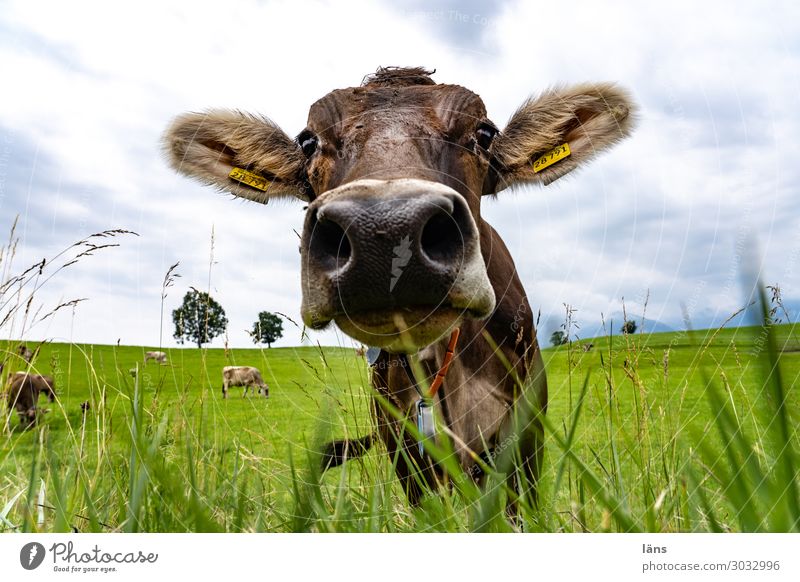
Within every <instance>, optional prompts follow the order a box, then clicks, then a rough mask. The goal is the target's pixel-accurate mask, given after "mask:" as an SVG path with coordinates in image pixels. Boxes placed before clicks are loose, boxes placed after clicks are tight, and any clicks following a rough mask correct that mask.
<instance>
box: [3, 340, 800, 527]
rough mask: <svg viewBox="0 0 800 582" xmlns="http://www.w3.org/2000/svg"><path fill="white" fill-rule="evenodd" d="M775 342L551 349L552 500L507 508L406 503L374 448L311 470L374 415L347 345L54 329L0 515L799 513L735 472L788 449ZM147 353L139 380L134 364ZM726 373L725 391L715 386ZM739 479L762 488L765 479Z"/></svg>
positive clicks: (792, 416) (668, 523) (81, 521)
mask: <svg viewBox="0 0 800 582" xmlns="http://www.w3.org/2000/svg"><path fill="white" fill-rule="evenodd" d="M772 329H773V331H774V337H775V340H776V344H777V346H778V351H779V352H781V353H780V367H779V371H780V373H781V374H782V387H783V390H784V392H785V394H786V395H787V397H786V401H785V408H784V410H785V411H786V413H787V418H788V419H789V420H790V421H791V422H789V423H788V424H789V426H790V427H791V436H790V441H791V442H790V445H791V446H790V450H791V451H793V452H796V450H797V449H798V448H799V447H798V433H797V428H796V427H797V426H798V422H797V421H798V420H800V417H799V416H798V411H799V410H800V407H799V405H800V403H799V402H798V396H797V388H796V384H797V381H798V373H799V372H800V337H799V336H798V334H797V333H796V330H795V329H794V328H793V327H790V326H776V327H774V328H772ZM590 343H591V344H593V347H592V348H591V349H590V350H588V351H585V350H584V346H585V345H588V344H590ZM767 345H768V342H767V335H766V333H765V332H764V331H763V330H761V329H760V328H748V329H745V328H738V329H730V330H722V331H719V332H714V331H703V332H696V333H695V334H693V336H690V335H688V334H686V333H682V332H678V333H659V334H651V335H633V336H614V337H612V338H596V339H593V340H589V341H584V342H581V343H580V344H573V345H568V346H562V347H559V348H556V349H547V350H545V351H544V354H545V360H546V366H547V371H548V381H549V391H550V407H549V410H548V415H547V418H548V420H549V425H550V428H551V433H550V435H549V437H548V438H547V445H548V450H547V454H546V460H545V463H546V468H545V475H544V476H543V479H542V484H541V488H540V490H541V499H542V501H541V503H540V506H539V507H538V508H529V511H528V512H527V513H525V512H524V513H525V515H524V525H522V526H520V525H519V524H517V525H516V526H515V525H514V523H513V522H508V520H506V519H505V517H504V512H503V511H502V504H501V500H502V499H503V498H504V497H503V496H504V495H505V492H502V491H500V492H499V493H498V494H497V499H495V501H496V503H497V504H500V505H497V506H496V507H495V508H494V509H492V510H491V511H490V510H489V509H487V507H485V506H484V505H482V504H483V503H485V501H481V502H478V501H477V500H472V501H470V499H465V498H464V497H463V495H459V492H457V491H453V490H450V491H449V492H445V493H443V494H441V495H439V496H434V497H431V498H430V499H428V500H426V502H425V504H424V505H423V508H422V509H414V508H410V507H408V505H407V503H406V502H405V499H404V497H403V495H402V493H401V491H400V489H399V486H398V485H397V482H396V480H395V479H394V477H393V471H392V468H391V466H390V462H389V460H388V457H387V456H386V455H385V452H384V451H383V450H382V449H380V448H379V449H378V450H376V451H373V452H371V453H370V454H369V455H368V456H367V457H366V458H365V459H364V460H363V461H359V462H351V463H349V464H348V465H346V466H345V468H341V469H335V470H332V471H329V472H328V473H327V474H326V475H325V477H324V479H323V480H322V482H321V484H320V483H319V481H318V476H317V475H316V474H315V472H314V471H312V470H311V467H312V466H314V464H315V462H316V460H315V458H314V456H313V451H315V450H316V449H317V448H318V446H319V444H320V443H321V442H322V441H323V440H325V439H326V438H327V437H330V436H331V435H333V436H337V437H341V436H351V437H353V436H363V435H365V434H367V433H368V432H370V431H371V430H372V429H371V427H370V415H369V407H370V397H369V394H370V391H369V388H368V370H367V366H366V363H365V361H364V359H363V358H360V357H358V356H356V354H355V353H354V351H353V350H350V349H344V348H331V347H326V348H313V347H302V348H273V349H269V350H264V349H234V350H230V351H229V352H227V353H226V352H225V351H224V350H222V349H205V350H198V349H183V348H181V349H168V350H164V351H166V352H167V353H168V360H169V361H168V363H167V365H158V364H156V363H155V362H150V363H149V364H147V365H144V363H143V362H144V352H145V351H146V350H147V349H154V348H145V347H131V346H121V347H118V346H106V345H82V344H72V345H70V344H56V343H52V344H44V345H42V347H41V349H40V351H39V353H38V355H37V357H36V359H35V360H34V364H33V366H32V371H35V372H37V373H44V374H50V375H52V376H53V377H54V378H55V383H56V388H57V391H58V393H59V399H58V401H57V402H56V403H54V404H47V405H45V401H44V399H42V401H41V406H46V407H49V409H50V411H49V413H48V414H47V415H45V419H44V421H43V422H42V423H41V424H40V425H39V426H38V427H37V428H35V429H32V430H27V431H22V430H19V428H18V426H17V425H18V421H17V419H16V415H13V416H11V418H10V429H11V430H9V428H6V430H4V431H3V433H2V435H0V510H2V509H3V508H4V507H5V509H4V510H3V512H2V513H0V518H2V519H0V528H2V529H5V530H12V529H20V528H22V529H27V530H31V529H33V530H43V531H60V530H64V529H69V528H70V527H74V528H76V529H79V530H86V531H89V530H95V531H116V530H126V531H133V530H137V531H197V530H202V531H206V530H224V531H252V530H266V531H286V530H304V529H311V530H322V531H327V530H336V531H423V530H447V531H453V530H454V531H466V530H472V529H486V528H488V529H501V530H502V529H505V528H507V527H512V528H513V527H523V528H524V529H526V530H528V531H530V530H533V531H582V530H592V531H598V530H600V531H603V530H620V529H622V530H624V529H644V530H651V531H691V530H709V529H711V530H713V529H715V528H720V529H732V530H742V529H744V530H749V529H778V530H784V529H790V528H791V527H797V524H796V523H794V522H793V521H792V519H793V518H792V516H791V514H790V513H787V514H786V515H783V514H781V515H778V516H777V517H775V516H772V514H769V515H766V516H764V518H763V519H762V522H763V523H762V522H759V521H758V519H757V518H756V517H753V515H756V514H757V513H758V511H757V510H758V507H754V508H753V512H752V513H753V515H750V514H748V513H745V514H743V513H742V512H747V511H748V509H747V507H745V508H744V509H741V508H740V509H738V510H737V511H733V510H732V505H731V503H732V501H735V499H736V497H735V496H734V497H731V494H732V493H736V492H737V491H736V487H733V489H731V486H730V483H729V484H728V485H727V486H726V478H727V477H726V476H730V475H734V476H735V474H737V472H738V471H737V468H734V465H735V464H736V463H738V462H742V463H743V466H748V467H750V465H748V463H752V462H755V463H757V464H759V468H760V470H763V471H767V470H768V469H770V470H771V468H774V466H776V464H780V463H782V462H783V461H784V460H785V459H783V457H781V456H780V455H776V456H770V453H769V451H770V450H772V447H773V445H774V443H773V442H772V439H773V435H774V434H775V433H774V426H773V425H775V423H774V422H772V419H774V418H775V414H774V411H773V412H770V411H771V410H773V409H772V408H770V402H771V401H770V399H771V398H773V392H771V388H770V386H771V378H774V372H775V370H773V369H771V368H770V363H769V359H768V358H769V356H770V355H771V352H770V351H769V350H768V349H766V347H767ZM15 347H16V343H15V342H0V350H3V352H4V353H5V354H6V356H5V357H6V358H7V365H6V370H5V374H4V375H6V376H7V375H8V374H9V373H10V372H12V371H16V370H19V369H23V367H24V362H22V361H21V360H19V359H18V358H16V356H13V355H11V354H12V353H13V352H14V349H15ZM31 347H32V346H31ZM772 355H775V354H772ZM225 365H253V366H256V367H258V368H259V369H260V370H261V371H262V373H263V376H264V379H265V380H266V382H267V383H268V384H269V386H270V398H269V399H265V398H262V397H258V396H255V395H251V396H248V397H247V398H243V397H242V395H241V392H240V391H239V389H234V390H232V392H231V394H230V396H229V398H228V399H227V400H223V399H222V397H221V383H222V378H221V369H222V367H223V366H225ZM137 367H138V392H136V390H135V382H134V375H133V374H132V373H131V370H134V369H136V368H137ZM3 380H4V385H5V378H4V379H3ZM584 386H585V387H586V389H585V397H584V399H583V400H582V402H581V405H580V406H579V401H580V397H581V393H582V389H583V387H584ZM709 386H711V388H709ZM709 391H711V392H712V394H709ZM717 393H718V394H719V395H720V396H721V397H722V398H723V403H724V407H722V408H721V407H720V405H719V402H716V403H715V401H713V395H714V394H717ZM710 397H711V398H710ZM84 402H88V403H89V407H90V408H89V410H88V412H86V413H84V411H83V410H82V409H81V404H82V403H84ZM773 404H774V402H773ZM577 408H580V412H579V414H580V417H579V421H578V423H577V424H576V426H575V430H574V436H573V437H572V440H571V441H570V442H569V445H567V446H566V449H567V451H568V453H567V454H565V453H564V449H565V446H564V442H563V441H565V440H569V438H568V435H569V434H570V433H571V432H572V431H571V430H570V429H571V427H572V423H573V419H574V413H575V411H576V409H577ZM723 412H725V414H723ZM727 413H730V415H732V418H733V419H734V421H732V422H735V423H738V424H737V425H736V426H734V427H733V428H731V430H733V432H734V433H735V434H734V437H736V435H738V437H736V438H739V437H741V438H744V439H746V445H747V446H749V447H750V448H751V449H752V451H751V453H752V454H751V455H748V454H746V453H742V451H739V452H738V453H735V454H734V452H735V451H734V449H735V447H734V446H733V445H731V444H730V442H729V440H730V439H729V437H728V436H726V435H725V433H724V431H721V430H720V428H719V423H720V422H721V420H720V419H722V420H725V419H727V416H726V415H727ZM729 428H730V427H729ZM726 439H728V440H726ZM725 443H727V446H726V444H725ZM783 448H784V449H785V448H786V447H783ZM736 450H737V451H738V449H736ZM732 451H734V452H732ZM740 453H741V454H744V455H745V456H744V458H739V457H737V456H736V454H740ZM751 457H753V458H752V459H751ZM750 468H751V469H752V470H753V471H755V470H756V469H753V468H752V467H750ZM755 475H756V473H753V474H752V475H749V476H748V477H747V478H748V479H752V478H755ZM795 476H796V475H795ZM742 479H744V477H743V478H742ZM593 483H594V485H592V484H593ZM597 483H599V486H598V485H597ZM736 483H737V482H736V481H735V480H734V484H735V485H736ZM739 485H741V486H742V487H744V486H745V485H747V486H750V487H755V488H756V492H757V493H758V494H759V495H762V496H767V497H765V498H764V499H765V500H766V501H769V499H768V496H769V494H770V492H769V491H768V490H767V489H764V486H763V485H761V486H757V484H748V483H745V482H744V481H742V482H741V483H739ZM737 486H738V485H737ZM598 487H599V488H598ZM739 493H741V492H739ZM751 493H752V491H751ZM745 501H746V500H745ZM761 501H763V500H760V499H756V501H754V502H753V503H756V502H761ZM766 501H765V502H766ZM39 502H41V505H44V506H45V507H44V508H43V514H40V512H39V508H37V503H39ZM787 503H788V502H787ZM773 505H774V503H773ZM787 511H788V510H787ZM487 512H488V513H487ZM762 513H763V512H762ZM42 517H43V520H42ZM768 518H769V519H771V520H772V521H766V520H767V519H768ZM773 518H774V519H773ZM753 520H756V521H755V522H753ZM782 520H783V521H782ZM40 522H41V523H40ZM504 524H505V525H504Z"/></svg>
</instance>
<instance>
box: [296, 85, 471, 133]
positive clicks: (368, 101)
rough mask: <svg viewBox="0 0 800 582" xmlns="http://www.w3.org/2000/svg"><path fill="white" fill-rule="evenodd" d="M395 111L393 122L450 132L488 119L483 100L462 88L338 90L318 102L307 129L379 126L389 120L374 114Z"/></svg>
mask: <svg viewBox="0 0 800 582" xmlns="http://www.w3.org/2000/svg"><path fill="white" fill-rule="evenodd" d="M388 111H392V112H393V115H392V116H391V118H392V119H394V120H398V119H403V118H405V119H407V120H409V121H412V120H413V121H415V122H416V123H420V122H422V123H425V122H430V123H436V124H437V125H438V124H441V125H442V126H443V127H445V128H448V127H452V126H455V125H458V124H461V123H464V124H472V123H473V122H474V123H477V122H479V121H481V120H482V119H485V118H486V107H485V106H484V104H483V101H482V100H481V98H480V97H479V96H478V95H477V94H475V93H473V92H472V91H470V90H469V89H466V88H464V87H461V86H459V85H412V86H401V87H392V86H388V87H351V88H348V89H336V90H334V91H331V92H330V93H328V94H327V95H325V96H324V97H323V98H322V99H320V100H318V101H317V102H315V103H314V104H313V105H312V106H311V108H310V110H309V113H308V127H312V128H317V129H318V130H319V131H326V130H334V131H335V132H337V133H340V132H343V131H346V130H347V129H348V128H349V127H351V126H353V125H365V126H368V125H369V124H370V123H380V122H382V121H385V120H386V119H387V118H386V117H385V116H381V115H372V114H374V113H377V114H380V113H381V112H384V113H385V112H388Z"/></svg>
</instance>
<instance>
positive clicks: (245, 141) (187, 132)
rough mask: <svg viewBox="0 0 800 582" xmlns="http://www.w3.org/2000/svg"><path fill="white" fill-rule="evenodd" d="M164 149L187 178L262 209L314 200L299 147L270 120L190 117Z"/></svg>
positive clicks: (224, 114) (167, 137) (172, 131)
mask: <svg viewBox="0 0 800 582" xmlns="http://www.w3.org/2000/svg"><path fill="white" fill-rule="evenodd" d="M164 149H165V150H166V154H167V157H168V159H169V163H170V165H171V166H172V167H173V168H175V169H176V170H177V171H178V172H180V173H181V174H185V175H187V176H190V177H192V178H195V179H197V180H200V181H201V182H203V183H205V184H210V185H212V186H216V187H218V188H220V189H221V190H225V191H228V192H231V193H232V194H235V195H236V196H240V197H242V198H247V199H249V200H254V201H256V202H261V203H262V204H266V203H267V202H269V200H270V199H273V198H285V197H289V196H293V197H296V198H300V199H303V200H307V199H308V197H307V195H306V193H305V188H304V185H305V181H304V180H303V178H302V171H303V167H304V157H303V154H302V152H301V151H300V148H299V146H298V145H297V143H296V142H295V141H294V140H293V139H291V138H290V137H289V136H288V135H286V134H285V133H284V132H283V130H281V128H280V127H278V126H277V125H275V124H274V123H273V122H272V121H270V120H269V119H266V118H264V117H257V116H254V115H249V114H245V113H240V112H238V111H228V110H222V111H219V110H217V111H209V112H207V113H188V114H186V115H182V116H180V117H178V118H177V119H176V120H175V121H174V122H173V123H172V125H171V126H170V127H169V129H167V131H166V133H165V134H164Z"/></svg>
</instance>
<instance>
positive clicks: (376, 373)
mask: <svg viewBox="0 0 800 582" xmlns="http://www.w3.org/2000/svg"><path fill="white" fill-rule="evenodd" d="M633 109H634V105H633V103H632V101H631V99H630V98H629V96H628V94H627V93H626V92H625V91H624V90H622V89H620V88H619V87H617V86H615V85H614V84H610V83H596V84H582V85H576V86H572V87H561V88H554V89H550V90H547V91H544V92H543V93H541V94H540V95H539V96H538V97H535V98H531V99H528V100H526V101H525V102H523V104H522V105H521V106H520V108H519V109H518V110H517V111H516V112H515V113H514V114H513V115H512V117H511V119H510V120H509V122H508V124H507V125H506V127H505V129H504V130H502V131H500V130H498V127H497V126H496V125H495V124H494V123H493V122H492V121H491V120H490V119H489V118H488V117H487V114H486V108H485V106H484V104H483V101H482V100H481V98H480V97H479V96H478V95H476V94H475V93H473V92H471V91H469V90H468V89H465V88H464V87H461V86H457V85H445V84H437V83H435V82H434V80H433V79H432V78H431V73H430V72H429V71H426V70H424V69H422V68H394V67H393V68H381V69H378V71H377V72H376V73H375V74H373V75H370V76H368V77H366V78H365V79H364V81H363V82H362V84H361V86H359V87H351V88H347V89H339V90H334V91H332V92H330V93H328V94H327V95H326V96H324V97H323V98H322V99H320V100H319V101H317V102H316V103H314V104H313V105H312V106H311V109H310V112H309V116H308V124H307V126H306V128H305V129H303V130H302V131H301V132H300V134H299V135H298V136H297V137H296V138H295V139H292V138H290V137H289V136H288V135H286V134H285V133H284V132H283V131H282V130H281V129H280V128H279V127H278V126H277V125H275V124H274V123H273V122H271V121H270V120H269V119H267V118H265V117H262V116H259V115H250V114H246V113H241V112H238V111H232V110H217V111H209V112H206V113H191V114H186V115H183V116H181V117H178V118H177V119H176V120H175V121H174V122H173V124H172V126H171V127H170V128H169V129H168V130H167V132H166V134H165V149H166V152H167V155H168V157H169V160H170V163H171V164H172V166H173V167H174V168H175V169H177V170H178V171H179V172H181V173H183V174H186V175H188V176H191V177H194V178H196V179H198V180H199V181H201V182H203V183H205V184H209V185H211V186H214V187H216V188H219V189H222V190H225V191H227V192H230V193H233V194H234V195H236V196H239V197H242V198H248V199H250V200H253V201H256V202H260V203H262V204H266V203H267V202H269V201H270V200H273V199H280V198H299V199H300V200H303V201H304V202H305V204H306V206H304V210H305V223H304V227H303V233H302V236H301V242H300V259H301V272H302V304H301V313H302V316H303V321H304V323H305V324H306V325H308V326H309V327H311V328H313V329H321V328H324V327H326V326H327V325H329V324H330V323H331V322H335V323H336V324H337V325H338V327H339V328H340V329H342V330H343V331H344V332H345V333H346V334H347V335H349V336H350V337H352V338H353V339H355V340H356V341H359V342H362V343H364V344H367V345H370V346H376V347H379V348H381V352H380V355H379V356H378V358H377V361H375V362H374V365H373V366H372V370H373V372H372V384H373V387H374V388H375V390H376V391H377V393H378V394H380V395H381V398H378V399H376V400H375V404H374V407H373V410H374V413H375V415H376V421H377V427H378V432H379V434H380V437H381V439H382V440H383V442H384V443H385V444H386V447H387V448H388V450H389V453H390V454H391V455H392V459H395V463H396V470H397V474H398V476H399V477H400V479H401V481H402V484H403V485H404V488H405V491H406V494H407V495H408V497H409V499H410V501H411V502H412V503H416V502H417V501H418V500H419V498H420V495H421V494H422V493H423V491H424V490H423V488H421V487H420V485H419V483H420V481H424V482H425V483H427V484H429V485H430V486H434V485H435V484H436V483H437V482H439V481H440V478H441V477H442V475H443V471H442V469H441V468H440V467H438V466H437V465H435V464H433V463H431V462H430V459H429V457H428V456H427V455H426V454H425V453H424V450H420V447H419V446H418V443H417V441H416V440H415V439H414V438H413V436H412V435H411V434H410V432H409V431H408V430H405V424H404V422H403V421H401V420H398V419H397V415H396V414H395V413H394V410H393V409H399V411H400V414H401V415H405V416H406V418H408V419H409V420H410V421H411V422H414V423H416V422H417V421H418V420H420V419H418V418H417V416H418V410H422V408H421V407H420V404H419V403H420V402H423V401H422V400H421V398H422V394H421V392H422V391H421V389H420V386H425V385H427V383H428V381H430V379H431V378H433V377H434V376H435V375H437V374H438V372H439V371H440V370H443V364H444V360H445V356H446V355H447V347H448V337H449V336H450V334H451V332H452V331H453V330H454V329H455V328H459V329H460V338H459V339H458V343H457V344H456V346H455V348H454V350H455V351H454V357H452V365H450V367H449V373H448V375H447V376H446V379H445V380H444V382H443V383H442V384H441V388H440V389H439V390H438V392H437V393H436V395H435V397H434V398H432V399H431V400H430V402H431V403H432V406H433V408H434V410H435V411H436V416H437V417H438V418H441V419H442V421H443V422H444V423H445V424H446V425H447V431H446V432H447V433H448V434H449V435H451V436H452V441H453V446H454V447H455V452H456V454H457V457H458V460H459V461H460V463H461V466H462V468H463V469H464V470H465V471H466V472H467V473H468V474H470V475H473V476H475V477H476V478H479V479H480V477H481V474H482V472H481V471H480V469H479V466H478V465H477V461H476V459H479V458H481V457H483V458H484V459H486V458H490V459H491V458H493V455H494V453H495V452H497V451H499V450H502V449H503V448H505V447H502V446H500V445H501V444H503V443H506V442H507V439H506V437H507V436H509V435H510V431H512V430H513V431H514V435H515V436H516V437H517V438H516V439H515V441H514V442H515V443H517V444H518V445H519V453H520V458H521V460H522V467H521V469H522V470H524V471H525V474H526V475H527V477H528V478H527V479H526V482H527V483H529V484H531V485H535V482H536V480H537V478H538V474H539V468H540V466H541V462H542V454H543V441H542V423H541V417H540V415H543V414H544V412H545V410H546V407H547V383H546V380H545V373H544V365H543V361H542V356H541V353H540V350H539V347H538V344H537V342H536V331H535V329H534V324H533V317H532V309H531V307H530V304H529V303H528V299H527V296H526V294H525V290H524V289H523V286H522V283H521V281H520V278H519V276H518V275H517V271H516V269H515V266H514V262H513V260H512V258H511V255H510V253H509V251H508V249H507V248H506V246H505V244H504V243H503V241H502V240H501V238H500V236H499V235H498V234H497V232H496V231H495V230H494V229H493V228H492V227H491V226H490V225H489V224H488V223H487V222H486V221H485V220H484V219H483V218H482V216H481V205H482V201H483V200H485V199H487V198H488V199H491V198H493V197H494V195H495V194H497V193H499V192H500V191H501V190H505V189H508V188H514V187H520V186H523V185H525V184H535V185H546V184H549V183H551V182H553V181H555V180H556V179H558V178H560V177H561V176H563V175H564V174H567V173H568V172H570V171H572V170H574V169H575V168H577V167H579V166H581V165H582V164H583V163H584V162H587V161H589V160H590V159H592V158H594V157H595V156H596V155H597V154H598V153H600V152H602V151H604V150H606V149H608V148H609V147H611V146H612V145H614V144H615V143H617V142H619V141H620V140H622V139H623V138H625V137H627V136H628V135H629V133H630V132H631V130H632V126H633V119H634V115H633ZM554 244H555V239H554ZM409 357H414V358H415V359H416V360H417V362H418V363H419V367H418V368H417V369H418V370H419V369H420V368H421V369H422V371H423V372H424V373H425V374H426V375H427V376H428V378H421V377H418V376H419V375H418V374H415V373H414V372H413V369H412V368H411V366H410V365H409ZM448 359H449V358H448ZM523 403H524V404H525V406H522V404H523ZM389 405H391V407H390V406H389ZM514 411H519V412H520V414H518V415H517V414H515V413H514ZM420 416H421V420H422V421H423V422H424V415H420ZM522 419H527V420H522ZM519 420H522V424H521V425H520V423H519V422H518V421H519ZM515 423H516V424H518V425H520V426H517V427H516V428H513V427H512V424H515ZM442 432H444V431H439V434H442ZM374 440H375V439H373V438H372V435H370V436H368V437H365V438H363V439H361V440H360V441H355V444H353V446H348V445H347V442H344V443H342V442H339V443H333V444H332V445H331V447H330V448H329V449H328V452H329V455H328V457H327V458H326V462H328V463H329V464H331V465H335V464H338V463H339V462H341V461H342V460H343V456H345V455H346V454H347V453H348V452H349V453H350V456H356V455H359V454H362V453H363V452H365V451H366V450H367V449H368V448H369V446H370V445H371V443H372V442H374ZM398 451H399V452H402V454H399V455H396V454H395V453H397V452H398ZM340 453H341V454H340ZM512 472H513V471H512ZM420 477H421V479H420ZM511 485H512V486H514V487H518V485H519V483H515V482H512V483H511ZM526 492H528V493H530V494H531V495H532V496H534V498H535V487H531V488H530V489H527V490H526Z"/></svg>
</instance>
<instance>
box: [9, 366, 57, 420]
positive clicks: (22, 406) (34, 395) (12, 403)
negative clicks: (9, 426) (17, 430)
mask: <svg viewBox="0 0 800 582" xmlns="http://www.w3.org/2000/svg"><path fill="white" fill-rule="evenodd" d="M41 393H44V394H46V395H47V397H48V398H49V399H50V402H55V399H56V391H55V384H54V382H53V378H52V377H51V376H42V375H40V374H28V373H26V372H16V373H15V374H13V375H12V376H11V379H10V382H9V387H8V392H7V394H6V400H7V403H8V410H9V411H10V410H11V409H12V408H16V409H17V413H18V414H19V420H20V424H22V425H23V426H27V425H29V424H34V423H35V422H36V418H37V416H38V412H39V411H38V408H37V404H38V401H39V394H41Z"/></svg>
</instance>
